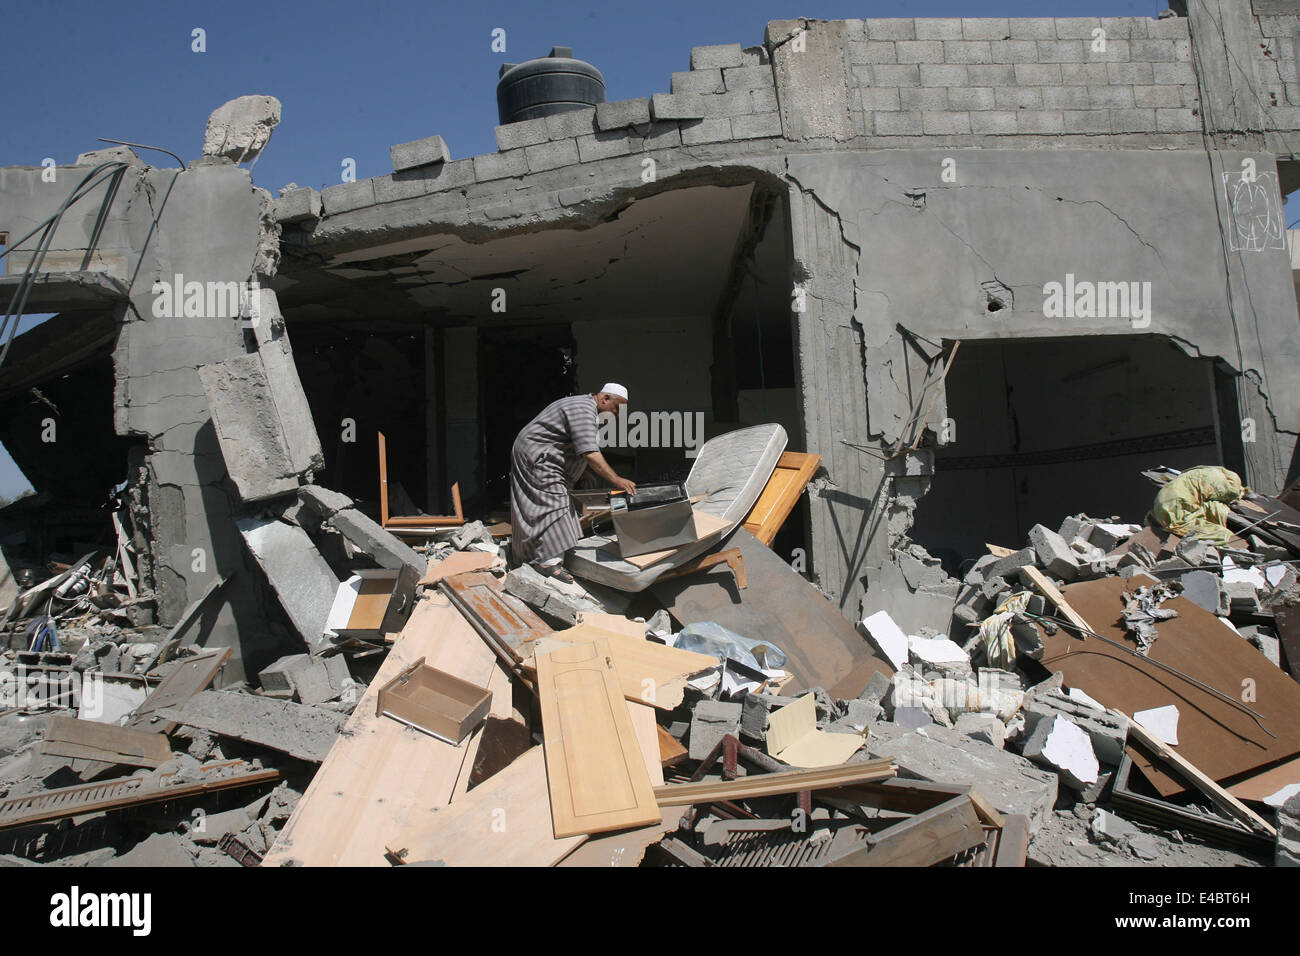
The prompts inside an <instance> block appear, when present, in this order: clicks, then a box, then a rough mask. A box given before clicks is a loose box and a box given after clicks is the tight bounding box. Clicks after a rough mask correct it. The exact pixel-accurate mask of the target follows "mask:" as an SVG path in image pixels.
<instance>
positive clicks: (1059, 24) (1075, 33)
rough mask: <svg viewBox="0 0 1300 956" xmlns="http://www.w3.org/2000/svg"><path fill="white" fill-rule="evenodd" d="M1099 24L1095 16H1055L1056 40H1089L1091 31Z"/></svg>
mask: <svg viewBox="0 0 1300 956" xmlns="http://www.w3.org/2000/svg"><path fill="white" fill-rule="evenodd" d="M1100 26H1101V21H1100V20H1098V19H1097V18H1096V17H1057V18H1056V38H1057V39H1058V40H1091V39H1092V31H1093V30H1095V29H1097V28H1098V27H1100Z"/></svg>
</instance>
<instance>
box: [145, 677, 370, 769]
mask: <svg viewBox="0 0 1300 956" xmlns="http://www.w3.org/2000/svg"><path fill="white" fill-rule="evenodd" d="M159 716H160V717H162V718H163V719H164V720H174V721H176V722H178V723H182V724H186V725H187V726H190V727H198V728H200V729H201V730H210V731H212V732H213V733H214V734H218V735H220V736H222V737H234V738H236V739H237V740H243V741H246V742H247V743H251V744H258V745H260V746H263V747H269V748H270V749H272V750H278V751H280V752H281V753H286V754H288V755H289V756H291V757H297V758H298V759H299V760H306V761H309V762H311V763H320V762H321V761H322V760H324V759H325V755H326V754H328V753H329V751H330V748H331V747H332V746H334V741H335V739H336V738H337V737H338V734H339V730H340V729H342V727H343V723H344V721H345V720H346V719H347V718H346V717H345V716H344V715H343V714H340V713H336V712H334V711H330V710H323V709H321V708H319V707H306V706H304V705H302V704H295V703H293V702H292V701H287V700H268V699H267V698H265V697H255V696H253V695H252V694H239V693H234V692H231V691H219V690H206V691H204V692H203V693H201V694H196V695H195V696H194V697H191V698H190V699H189V700H188V701H187V702H186V703H185V706H183V707H169V708H164V709H163V710H161V711H159Z"/></svg>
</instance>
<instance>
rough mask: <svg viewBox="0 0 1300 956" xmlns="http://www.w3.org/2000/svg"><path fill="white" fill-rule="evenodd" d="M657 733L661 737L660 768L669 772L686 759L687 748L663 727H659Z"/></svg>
mask: <svg viewBox="0 0 1300 956" xmlns="http://www.w3.org/2000/svg"><path fill="white" fill-rule="evenodd" d="M656 732H657V733H658V735H659V766H661V767H662V768H664V769H665V770H667V769H668V768H669V767H675V766H677V765H678V764H679V763H681V762H682V761H683V760H685V759H686V753H687V751H686V748H685V747H683V746H682V745H681V743H680V742H679V741H678V740H677V738H676V737H674V736H673V735H672V734H670V733H669V732H668V731H666V730H664V729H663V728H662V727H659V728H658V729H657V731H656Z"/></svg>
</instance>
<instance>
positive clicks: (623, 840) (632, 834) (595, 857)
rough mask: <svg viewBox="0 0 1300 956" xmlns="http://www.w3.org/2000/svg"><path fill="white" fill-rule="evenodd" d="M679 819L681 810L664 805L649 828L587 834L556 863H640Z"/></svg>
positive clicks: (598, 864)
mask: <svg viewBox="0 0 1300 956" xmlns="http://www.w3.org/2000/svg"><path fill="white" fill-rule="evenodd" d="M680 821H681V813H680V811H678V810H676V809H672V808H665V809H663V815H662V818H661V819H660V821H659V822H658V823H653V824H651V825H650V826H648V827H641V828H640V829H637V830H624V831H623V832H621V833H605V834H600V835H598V836H591V837H588V838H587V839H586V840H584V841H583V842H582V844H581V845H580V846H578V847H577V848H576V849H575V850H574V851H573V852H572V853H570V854H569V855H568V856H566V857H565V858H564V859H563V860H561V861H560V862H559V863H557V864H556V866H562V867H574V866H600V867H608V866H616V867H632V866H640V864H641V861H642V860H643V859H645V853H646V850H647V849H649V847H650V846H652V845H653V844H655V843H658V842H659V841H660V840H661V839H663V836H664V834H665V833H669V832H671V831H673V830H676V829H677V827H678V824H679V823H680Z"/></svg>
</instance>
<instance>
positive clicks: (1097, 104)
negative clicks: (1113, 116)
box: [1088, 86, 1133, 110]
mask: <svg viewBox="0 0 1300 956" xmlns="http://www.w3.org/2000/svg"><path fill="white" fill-rule="evenodd" d="M1088 102H1089V105H1091V106H1092V108H1093V109H1095V110H1096V109H1111V110H1127V109H1132V108H1133V88H1132V87H1129V86H1090V87H1088Z"/></svg>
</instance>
